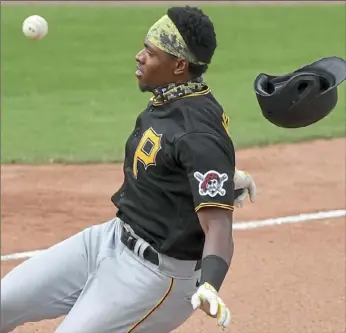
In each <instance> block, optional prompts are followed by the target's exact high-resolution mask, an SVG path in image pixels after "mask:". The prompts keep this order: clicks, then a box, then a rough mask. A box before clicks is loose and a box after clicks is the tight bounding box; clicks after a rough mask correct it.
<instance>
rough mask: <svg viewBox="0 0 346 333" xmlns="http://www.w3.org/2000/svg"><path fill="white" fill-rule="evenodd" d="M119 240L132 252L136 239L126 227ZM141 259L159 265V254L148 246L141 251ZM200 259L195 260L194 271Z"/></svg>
mask: <svg viewBox="0 0 346 333" xmlns="http://www.w3.org/2000/svg"><path fill="white" fill-rule="evenodd" d="M120 239H121V242H122V243H123V244H124V245H125V246H126V247H127V248H128V249H129V250H130V251H132V252H134V249H135V246H136V243H137V239H136V238H135V237H134V236H133V235H132V234H131V233H130V232H129V231H127V230H126V229H124V228H123V230H122V233H121V237H120ZM143 259H145V260H148V261H150V262H151V263H152V264H154V265H157V266H158V265H159V262H160V261H159V254H158V253H157V252H156V251H155V250H154V249H153V248H152V247H150V246H148V247H147V248H146V249H145V250H144V252H143ZM201 263H202V262H201V260H197V263H196V267H195V271H198V270H199V269H200V268H201Z"/></svg>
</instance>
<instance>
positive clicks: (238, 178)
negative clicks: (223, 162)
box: [233, 169, 257, 208]
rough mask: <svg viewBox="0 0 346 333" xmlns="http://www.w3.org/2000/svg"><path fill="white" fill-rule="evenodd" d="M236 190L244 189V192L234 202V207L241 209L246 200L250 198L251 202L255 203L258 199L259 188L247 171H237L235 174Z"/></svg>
mask: <svg viewBox="0 0 346 333" xmlns="http://www.w3.org/2000/svg"><path fill="white" fill-rule="evenodd" d="M233 180H234V189H235V190H239V189H242V190H243V192H242V194H241V195H239V196H238V197H237V198H236V199H235V200H234V205H235V206H236V207H237V208H241V207H243V205H244V202H245V199H246V198H247V197H248V196H249V198H250V201H251V202H255V200H256V197H257V187H256V183H255V182H254V180H253V178H252V176H251V175H250V174H249V173H247V172H246V171H242V170H238V169H235V173H234V178H233Z"/></svg>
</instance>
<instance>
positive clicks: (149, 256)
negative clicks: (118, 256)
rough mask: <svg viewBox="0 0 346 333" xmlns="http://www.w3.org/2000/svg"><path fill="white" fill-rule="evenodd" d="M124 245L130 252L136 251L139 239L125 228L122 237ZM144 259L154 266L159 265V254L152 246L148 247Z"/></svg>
mask: <svg viewBox="0 0 346 333" xmlns="http://www.w3.org/2000/svg"><path fill="white" fill-rule="evenodd" d="M120 239H121V241H122V243H123V244H124V245H125V246H126V247H127V248H128V249H129V250H130V251H132V252H133V251H134V249H135V246H136V243H137V239H136V238H135V237H133V235H131V233H130V232H128V231H127V230H126V229H124V228H123V232H122V233H121V237H120ZM143 258H144V259H145V260H148V261H150V262H151V263H152V264H154V265H157V266H158V265H159V262H160V261H159V254H158V253H157V252H155V251H154V250H153V249H152V248H151V247H150V246H148V247H147V248H146V249H145V250H144V252H143Z"/></svg>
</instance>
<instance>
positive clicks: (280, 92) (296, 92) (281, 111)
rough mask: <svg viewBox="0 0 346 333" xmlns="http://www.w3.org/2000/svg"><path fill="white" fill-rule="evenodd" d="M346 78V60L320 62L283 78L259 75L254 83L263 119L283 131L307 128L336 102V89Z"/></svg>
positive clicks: (332, 107)
mask: <svg viewBox="0 0 346 333" xmlns="http://www.w3.org/2000/svg"><path fill="white" fill-rule="evenodd" d="M345 79H346V61H345V60H344V59H342V58H339V57H327V58H322V59H319V60H317V61H315V62H313V63H311V64H309V65H306V66H304V67H302V68H299V69H297V70H295V71H294V72H292V73H289V74H286V75H282V76H272V75H268V74H263V73H262V74H259V75H258V76H257V77H256V79H255V82H254V88H255V92H256V97H257V100H258V103H259V105H260V108H261V110H262V114H263V116H264V117H265V118H266V119H267V120H269V121H270V122H271V123H272V124H274V125H276V126H279V127H284V128H299V127H305V126H309V125H311V124H313V123H316V122H318V121H319V120H321V119H322V118H324V117H326V116H327V115H328V114H329V113H330V112H331V111H332V110H333V109H334V107H335V106H336V104H337V101H338V92H337V86H338V85H339V84H340V83H342V82H343V81H344V80H345Z"/></svg>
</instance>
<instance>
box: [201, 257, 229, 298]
mask: <svg viewBox="0 0 346 333" xmlns="http://www.w3.org/2000/svg"><path fill="white" fill-rule="evenodd" d="M228 268H229V266H228V264H227V262H226V261H225V260H224V259H222V258H221V257H219V256H216V255H209V256H206V257H205V258H203V260H202V264H201V281H200V285H202V284H203V283H205V282H208V283H209V284H210V285H212V286H213V287H214V288H215V289H216V290H217V291H219V289H220V288H221V285H222V282H223V280H224V279H225V277H226V274H227V272H228Z"/></svg>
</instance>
